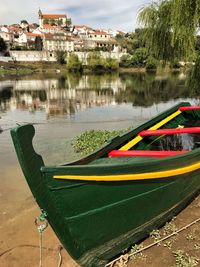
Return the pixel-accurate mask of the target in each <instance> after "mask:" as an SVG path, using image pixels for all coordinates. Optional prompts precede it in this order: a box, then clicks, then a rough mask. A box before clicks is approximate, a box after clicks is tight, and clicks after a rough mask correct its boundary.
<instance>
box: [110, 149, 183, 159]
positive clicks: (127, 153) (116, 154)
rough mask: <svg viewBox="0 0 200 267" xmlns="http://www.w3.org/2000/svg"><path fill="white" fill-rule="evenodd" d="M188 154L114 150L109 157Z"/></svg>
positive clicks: (156, 156)
mask: <svg viewBox="0 0 200 267" xmlns="http://www.w3.org/2000/svg"><path fill="white" fill-rule="evenodd" d="M186 152H188V151H187V150H182V151H156V150H127V151H125V150H124V151H123V150H112V151H110V152H109V153H108V156H109V157H129V156H139V157H155V158H162V157H169V156H174V155H179V154H184V153H186Z"/></svg>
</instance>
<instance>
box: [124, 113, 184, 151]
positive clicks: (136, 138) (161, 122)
mask: <svg viewBox="0 0 200 267" xmlns="http://www.w3.org/2000/svg"><path fill="white" fill-rule="evenodd" d="M179 114H181V111H180V110H177V111H176V112H174V113H173V114H171V115H170V116H168V117H166V118H165V119H163V120H162V121H160V122H158V123H156V124H155V125H154V126H152V127H150V128H149V129H148V130H157V129H158V128H160V127H162V126H163V125H164V124H166V123H167V122H169V121H171V120H172V119H174V118H175V117H176V116H178V115H179ZM142 139H143V137H141V136H139V135H138V136H136V137H135V138H134V139H132V140H131V141H130V142H128V143H127V144H125V145H124V146H122V147H121V148H120V149H119V150H129V149H130V148H131V147H133V146H134V145H136V144H137V143H139V142H140V141H141V140H142Z"/></svg>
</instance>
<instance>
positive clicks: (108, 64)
mask: <svg viewBox="0 0 200 267" xmlns="http://www.w3.org/2000/svg"><path fill="white" fill-rule="evenodd" d="M103 63H104V69H106V70H110V71H112V70H117V69H118V68H119V63H118V61H117V60H116V59H114V58H106V59H104V60H103Z"/></svg>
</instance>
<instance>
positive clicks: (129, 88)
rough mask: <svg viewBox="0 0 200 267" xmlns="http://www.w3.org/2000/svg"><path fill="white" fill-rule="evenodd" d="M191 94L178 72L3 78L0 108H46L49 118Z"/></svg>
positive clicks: (161, 100)
mask: <svg viewBox="0 0 200 267" xmlns="http://www.w3.org/2000/svg"><path fill="white" fill-rule="evenodd" d="M188 97H190V98H191V97H196V95H194V94H193V95H192V94H191V93H190V92H189V91H188V90H187V88H186V87H185V84H184V79H183V77H182V76H181V75H180V74H179V75H177V74H171V75H169V76H167V77H166V76H156V75H155V74H151V73H137V74H136V73H133V74H121V75H120V76H119V75H118V74H106V75H83V76H81V75H80V74H75V75H74V74H69V75H67V76H66V77H64V76H61V77H59V78H57V77H56V78H52V79H50V78H47V79H21V80H8V81H0V111H1V112H3V111H6V110H28V111H30V112H35V111H36V110H44V111H45V112H46V114H47V118H51V117H55V116H59V115H73V114H75V113H76V112H78V111H80V110H84V109H86V108H91V107H98V106H109V105H117V104H122V103H129V104H130V103H131V104H132V105H134V106H140V107H150V106H152V105H153V104H155V103H160V102H167V101H169V100H172V99H179V98H182V99H184V98H188Z"/></svg>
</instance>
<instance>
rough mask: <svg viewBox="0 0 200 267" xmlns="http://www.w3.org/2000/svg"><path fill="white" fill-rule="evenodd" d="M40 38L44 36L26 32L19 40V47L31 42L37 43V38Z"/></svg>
mask: <svg viewBox="0 0 200 267" xmlns="http://www.w3.org/2000/svg"><path fill="white" fill-rule="evenodd" d="M37 36H39V37H42V36H43V35H42V34H36V33H32V32H24V33H22V34H21V35H20V36H19V38H18V43H19V45H26V44H28V43H29V42H35V38H36V37H37Z"/></svg>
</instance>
